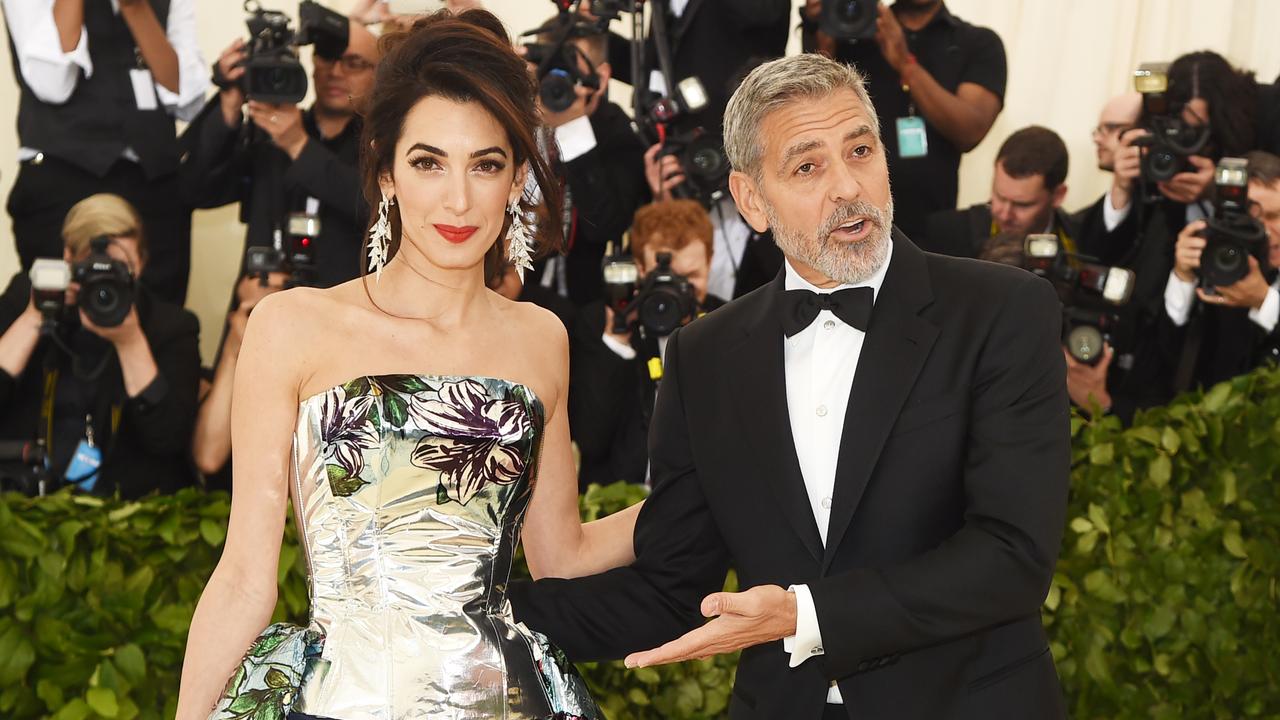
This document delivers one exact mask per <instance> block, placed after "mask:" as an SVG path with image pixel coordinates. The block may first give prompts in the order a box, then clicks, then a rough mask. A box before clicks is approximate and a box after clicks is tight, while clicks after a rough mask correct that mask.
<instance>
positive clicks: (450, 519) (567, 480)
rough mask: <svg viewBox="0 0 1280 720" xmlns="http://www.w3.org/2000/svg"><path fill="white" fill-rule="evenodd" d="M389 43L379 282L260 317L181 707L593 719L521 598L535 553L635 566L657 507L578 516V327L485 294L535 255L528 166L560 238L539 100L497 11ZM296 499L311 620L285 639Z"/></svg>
mask: <svg viewBox="0 0 1280 720" xmlns="http://www.w3.org/2000/svg"><path fill="white" fill-rule="evenodd" d="M383 42H384V49H385V52H384V59H383V61H382V63H381V64H380V65H379V67H378V70H377V81H376V84H375V88H374V90H373V91H372V94H371V97H369V98H366V99H365V101H366V107H367V109H366V112H365V117H364V130H363V132H364V137H363V139H362V146H363V147H364V149H365V158H364V165H365V168H364V170H365V176H366V178H365V185H366V187H365V194H366V197H367V199H368V200H369V204H370V207H374V208H378V212H377V221H376V222H375V223H374V224H373V227H372V229H371V232H370V240H369V248H368V249H369V253H370V270H371V271H372V272H371V274H372V275H373V277H369V276H366V277H364V278H362V279H361V280H357V281H353V282H350V283H346V284H343V285H339V286H337V287H334V288H331V289H328V290H316V289H307V288H298V289H295V290H289V291H286V292H282V293H277V294H275V295H272V296H271V297H269V298H266V299H265V300H263V301H262V302H261V303H260V304H259V305H258V306H257V307H256V308H255V309H254V312H253V317H252V319H251V320H250V322H249V326H248V330H247V331H246V335H245V339H244V346H243V350H242V352H241V355H240V362H239V366H238V368H237V374H236V380H235V393H234V403H233V407H234V409H233V428H234V429H233V438H232V439H233V444H234V446H235V455H234V458H235V459H234V463H235V465H234V482H235V492H234V495H233V500H232V508H231V520H230V525H229V529H228V535H227V542H226V547H225V549H224V551H223V555H222V558H221V560H220V561H219V563H218V567H217V569H216V570H215V571H214V574H213V576H212V577H211V578H210V580H209V583H208V585H207V586H206V588H205V591H204V594H203V595H202V596H201V598H200V602H199V605H198V606H197V608H196V612H195V616H194V618H193V620H192V625H191V631H190V635H189V637H188V644H187V652H186V659H185V662H184V666H183V671H182V687H181V691H180V693H179V701H178V712H177V716H178V719H179V720H204V719H205V718H207V717H212V718H252V719H254V720H257V719H259V718H264V719H265V718H272V719H275V718H283V716H284V715H285V714H286V713H292V714H291V717H317V718H332V719H334V720H375V719H376V720H411V719H413V720H418V719H422V720H425V719H426V718H430V719H431V720H479V719H480V718H486V719H487V718H508V719H510V720H516V719H519V720H533V719H535V718H536V719H542V718H578V717H584V718H595V717H598V716H599V711H598V709H597V708H596V706H595V704H594V703H593V702H592V701H591V698H590V696H589V695H587V694H586V692H585V689H584V688H583V686H582V683H581V680H580V679H579V678H578V677H577V676H576V675H575V674H574V673H573V669H572V666H570V665H569V664H568V663H567V662H565V660H564V657H563V655H562V654H561V653H559V652H558V651H557V650H556V649H555V648H554V647H553V646H552V645H551V644H550V643H548V642H547V641H546V639H545V638H543V637H541V636H539V635H537V634H535V633H532V632H530V631H528V630H527V629H526V628H524V627H523V626H521V625H519V624H517V623H515V622H514V621H513V620H512V618H511V614H510V610H509V608H508V606H507V603H506V601H505V584H506V581H507V575H508V572H509V570H510V568H511V561H512V555H513V553H514V551H515V548H516V544H517V542H521V541H522V542H523V546H524V550H525V557H526V559H527V561H528V565H529V569H530V571H531V572H532V573H533V574H534V576H535V577H537V576H559V577H574V576H578V575H585V574H592V573H595V572H599V571H602V570H605V569H608V568H611V567H616V566H619V565H624V564H627V563H629V562H631V561H632V560H633V559H634V557H633V550H632V546H631V533H632V529H633V527H634V523H635V516H636V513H637V511H638V507H636V508H631V509H629V510H627V511H624V512H623V513H619V514H618V515H614V516H611V517H609V518H605V519H603V520H600V521H597V522H594V523H589V524H586V525H583V524H581V523H580V521H579V516H578V506H577V482H576V479H575V475H574V472H573V457H572V453H571V448H570V441H569V430H568V419H567V417H566V413H567V409H566V408H567V399H566V395H567V392H568V343H567V339H566V337H565V331H564V329H563V326H562V325H561V324H560V322H559V320H557V319H556V317H555V316H554V315H552V314H550V313H548V312H546V311H543V310H541V309H539V308H537V307H536V306H533V305H530V304H525V303H515V302H510V301H508V300H505V299H504V298H502V297H500V296H499V295H497V294H496V293H494V292H492V291H490V290H488V289H487V288H486V285H485V280H486V274H487V273H492V272H493V271H494V270H496V269H498V268H499V267H501V264H503V263H508V262H510V263H515V264H516V265H517V266H520V265H522V264H524V262H525V260H526V257H525V255H526V249H527V243H526V240H527V232H526V230H527V225H526V223H527V218H528V217H529V215H528V213H529V211H530V210H531V208H532V203H531V202H530V198H529V197H528V195H527V194H525V193H524V192H523V190H524V188H525V186H526V175H527V174H528V173H530V172H531V173H532V174H533V176H534V177H535V178H536V180H537V184H538V186H540V188H541V189H542V191H543V196H544V197H543V203H544V204H545V211H546V212H545V213H543V217H544V220H543V222H542V223H541V229H542V230H544V231H545V237H560V229H559V228H558V227H557V219H558V218H559V217H560V210H559V206H558V205H559V197H558V189H557V188H558V186H557V184H556V182H555V180H554V178H553V177H552V176H551V174H550V172H549V171H548V168H547V166H546V163H545V162H544V161H543V160H542V159H541V158H540V156H539V154H538V152H537V145H536V141H535V133H536V129H537V125H538V110H537V105H536V101H535V92H536V88H535V86H534V83H533V80H532V78H531V77H530V75H529V73H528V72H527V70H526V67H525V63H524V61H523V60H522V59H521V58H519V57H518V56H517V55H516V53H515V52H514V51H513V50H512V48H511V46H510V44H509V43H508V41H507V36H506V32H505V30H504V28H503V27H502V25H501V23H499V22H498V20H497V19H496V18H494V17H493V16H492V15H490V14H489V13H486V12H483V11H469V12H467V13H463V14H462V15H460V16H457V17H454V16H450V15H447V14H441V15H434V16H431V17H428V18H424V19H421V20H419V21H418V22H417V23H416V24H415V25H414V27H413V28H412V29H411V30H409V31H407V32H404V33H400V34H397V35H394V36H388V37H387V38H384V41H383ZM290 496H292V501H293V510H294V513H295V520H296V522H297V525H298V529H299V534H300V537H301V540H302V544H303V547H304V549H305V551H306V557H307V562H308V567H309V570H310V572H309V575H310V598H311V622H310V624H309V625H308V626H307V627H305V628H303V627H296V626H288V625H272V626H270V627H267V625H268V623H269V622H270V618H271V614H272V609H273V608H274V606H275V603H276V586H277V564H278V560H279V549H280V542H281V535H282V532H283V526H284V522H285V515H286V506H287V501H288V500H289V499H290ZM522 538H523V540H522ZM264 628H267V629H266V630H265V631H264ZM246 648H248V652H247V653H246ZM211 712H212V714H211Z"/></svg>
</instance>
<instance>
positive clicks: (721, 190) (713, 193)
mask: <svg viewBox="0 0 1280 720" xmlns="http://www.w3.org/2000/svg"><path fill="white" fill-rule="evenodd" d="M665 155H675V156H676V157H677V158H678V159H679V160H680V168H681V169H682V170H684V182H682V183H680V184H679V185H677V186H675V187H674V188H672V189H671V194H672V195H673V196H674V197H677V198H693V199H695V200H698V201H699V202H701V203H702V204H703V205H705V206H707V207H710V206H712V205H713V204H715V202H716V201H718V200H719V199H720V198H721V197H723V196H724V194H725V193H726V192H727V191H728V190H729V171H730V169H731V168H730V166H729V156H728V155H726V154H725V151H724V140H723V139H722V138H721V137H720V136H719V135H718V134H716V133H709V132H705V131H704V130H703V129H702V128H694V129H693V130H690V131H688V132H684V133H680V134H678V135H675V136H673V137H670V138H668V139H667V140H666V141H664V142H663V143H662V150H660V151H659V152H658V157H659V158H661V157H663V156H665Z"/></svg>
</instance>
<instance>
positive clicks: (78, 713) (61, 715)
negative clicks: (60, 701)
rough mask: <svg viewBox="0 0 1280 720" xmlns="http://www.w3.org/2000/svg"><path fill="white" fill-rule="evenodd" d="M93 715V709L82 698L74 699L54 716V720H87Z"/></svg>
mask: <svg viewBox="0 0 1280 720" xmlns="http://www.w3.org/2000/svg"><path fill="white" fill-rule="evenodd" d="M91 714H93V709H92V708H90V707H89V704H88V703H86V702H85V701H84V700H82V699H80V698H72V699H71V701H70V702H68V703H67V704H66V705H63V706H62V709H61V710H59V711H58V712H57V713H55V714H54V716H53V720H85V718H87V717H89V716H90V715H91Z"/></svg>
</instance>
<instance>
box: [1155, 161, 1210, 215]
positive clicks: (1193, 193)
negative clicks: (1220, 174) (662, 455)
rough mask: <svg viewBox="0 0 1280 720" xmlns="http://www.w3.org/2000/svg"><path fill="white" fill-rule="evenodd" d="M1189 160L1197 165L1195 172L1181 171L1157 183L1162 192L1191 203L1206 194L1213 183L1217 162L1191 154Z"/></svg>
mask: <svg viewBox="0 0 1280 720" xmlns="http://www.w3.org/2000/svg"><path fill="white" fill-rule="evenodd" d="M1187 162H1189V163H1191V164H1192V165H1193V166H1195V168H1196V169H1195V171H1194V172H1181V173H1178V174H1177V175H1174V176H1173V177H1172V178H1171V179H1169V180H1167V181H1165V182H1161V183H1157V184H1156V186H1157V187H1158V188H1160V192H1161V194H1163V195H1164V196H1165V197H1167V198H1169V199H1170V200H1173V201H1174V202H1180V203H1183V204H1191V203H1193V202H1196V201H1197V200H1199V199H1200V198H1202V197H1204V196H1205V193H1206V192H1207V191H1208V189H1209V186H1210V185H1212V184H1213V169H1214V167H1215V163H1214V162H1213V161H1212V160H1210V159H1209V158H1207V157H1201V156H1199V155H1190V156H1188V157H1187Z"/></svg>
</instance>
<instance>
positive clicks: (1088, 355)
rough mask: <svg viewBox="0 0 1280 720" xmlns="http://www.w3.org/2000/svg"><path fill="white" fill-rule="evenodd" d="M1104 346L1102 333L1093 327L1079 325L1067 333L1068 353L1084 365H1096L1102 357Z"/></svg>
mask: <svg viewBox="0 0 1280 720" xmlns="http://www.w3.org/2000/svg"><path fill="white" fill-rule="evenodd" d="M1102 345H1103V339H1102V331H1100V330H1098V328H1096V327H1094V326H1092V325H1077V326H1075V327H1073V328H1071V331H1070V332H1069V333H1067V352H1069V353H1071V357H1073V358H1075V359H1076V360H1079V361H1080V362H1082V363H1085V364H1088V365H1092V364H1094V363H1096V362H1097V361H1098V359H1099V358H1101V357H1102Z"/></svg>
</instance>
